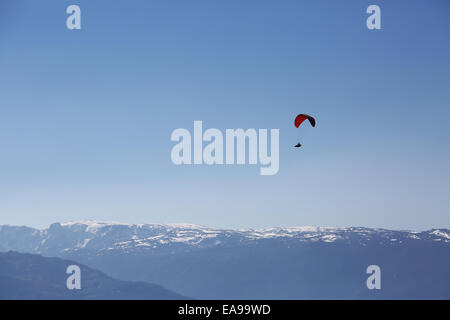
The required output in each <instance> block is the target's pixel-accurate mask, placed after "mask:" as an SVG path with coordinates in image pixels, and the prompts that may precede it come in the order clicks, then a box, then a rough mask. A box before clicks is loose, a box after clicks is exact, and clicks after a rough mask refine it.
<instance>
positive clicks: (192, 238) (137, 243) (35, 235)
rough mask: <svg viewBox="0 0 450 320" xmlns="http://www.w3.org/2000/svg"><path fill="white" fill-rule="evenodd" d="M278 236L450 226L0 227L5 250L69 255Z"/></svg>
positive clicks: (369, 237)
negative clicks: (254, 227) (397, 227)
mask: <svg viewBox="0 0 450 320" xmlns="http://www.w3.org/2000/svg"><path fill="white" fill-rule="evenodd" d="M267 239H278V240H285V241H289V242H291V241H295V242H325V243H331V242H341V243H352V242H355V241H357V242H358V243H359V244H361V245H365V244H367V243H370V242H371V241H375V240H376V241H377V242H378V243H380V244H394V243H402V242H405V241H436V242H442V243H450V230H447V229H433V230H428V231H422V232H417V231H392V230H386V229H369V228H356V227H349V228H332V227H310V226H306V227H290V228H268V229H259V230H254V229H241V230H227V229H216V228H209V227H204V226H199V225H193V224H125V223H118V222H101V221H78V222H68V223H54V224H52V225H51V226H50V227H49V228H46V229H42V230H40V229H33V228H28V227H13V226H0V251H8V250H16V251H20V252H28V253H37V254H64V253H66V254H67V253H71V252H74V251H94V252H95V253H96V254H99V255H101V254H107V253H108V251H109V252H124V253H131V252H142V251H146V252H149V253H150V252H155V253H156V252H159V251H167V250H168V251H171V252H178V251H183V252H184V251H186V250H192V249H196V248H209V247H214V246H227V245H237V244H241V245H245V244H248V243H251V242H255V241H261V240H267Z"/></svg>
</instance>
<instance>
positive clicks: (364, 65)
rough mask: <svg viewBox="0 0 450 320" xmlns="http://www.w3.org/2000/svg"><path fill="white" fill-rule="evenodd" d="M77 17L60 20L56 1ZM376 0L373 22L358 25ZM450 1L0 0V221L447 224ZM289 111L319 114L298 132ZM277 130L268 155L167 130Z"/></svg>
mask: <svg viewBox="0 0 450 320" xmlns="http://www.w3.org/2000/svg"><path fill="white" fill-rule="evenodd" d="M70 4H78V5H80V6H81V9H82V30H80V31H69V30H67V29H66V26H65V20H66V17H67V15H66V13H65V10H66V7H67V6H68V5H70ZM370 4H378V5H379V6H380V7H381V10H382V30H379V31H369V30H368V29H367V28H366V25H365V20H366V17H367V14H366V13H365V10H366V8H367V7H368V5H370ZM449 12H450V2H449V1H446V0H433V1H431V0H420V1H402V0H398V1H381V0H373V1H365V0H354V1H347V0H346V1H344V0H342V1H335V0H328V1H319V0H314V1H313V0H311V1H298V0H285V1H275V0H272V1H265V0H258V1H256V0H245V1H242V0H230V1H225V0H192V1H184V0H183V1H181V0H180V1H162V0H154V1H153V0H152V1H148V0H145V1H141V0H131V1H130V0H127V1H125V0H120V1H118V0H114V1H112V0H111V1H103V0H94V1H92V0H89V1H87V0H83V1H75V0H73V1H63V0H42V1H34V0H28V1H25V0H0V224H24V225H30V226H38V227H42V226H46V225H48V224H50V223H52V222H55V221H68V220H79V219H99V220H114V221H123V222H135V223H153V222H155V223H175V222H188V223H196V224H203V225H209V226H217V227H233V228H238V227H269V226H294V225H319V226H367V227H386V228H395V229H425V228H431V227H447V228H448V227H450V148H449V146H450V142H449V141H450V130H449V121H450V41H449V39H450V20H449V19H448V14H449ZM298 113H309V114H311V115H314V116H315V117H316V118H317V121H318V125H317V127H316V128H314V129H307V128H304V129H302V130H303V131H302V132H301V135H302V142H303V144H304V146H303V147H302V148H301V149H295V148H293V145H294V144H295V143H296V142H297V139H298V136H299V131H298V130H297V129H295V128H294V126H293V119H294V117H295V115H296V114H298ZM194 120H203V123H204V126H205V127H207V128H211V127H212V128H219V129H221V130H225V129H226V128H244V129H246V128H279V129H280V171H279V173H278V174H277V175H275V176H260V175H259V166H241V167H239V166H212V167H208V166H197V167H188V166H184V167H177V166H175V165H173V164H172V162H171V161H170V151H171V148H172V147H173V145H174V143H172V142H171V141H170V135H171V133H172V131H173V130H174V129H176V128H188V129H190V130H192V125H193V121H194Z"/></svg>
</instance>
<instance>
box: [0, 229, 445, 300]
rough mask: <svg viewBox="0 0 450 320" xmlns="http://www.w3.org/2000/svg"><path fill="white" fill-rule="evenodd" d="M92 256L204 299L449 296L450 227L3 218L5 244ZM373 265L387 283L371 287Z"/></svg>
mask: <svg viewBox="0 0 450 320" xmlns="http://www.w3.org/2000/svg"><path fill="white" fill-rule="evenodd" d="M9 250H14V251H18V252H23V253H32V254H39V255H42V256H46V257H59V258H62V259H69V260H73V261H76V262H77V263H82V264H85V265H87V266H89V267H91V268H95V269H98V270H101V271H102V272H105V273H106V274H108V275H110V276H112V277H114V278H117V279H121V280H123V281H145V282H149V283H157V284H159V285H162V286H163V287H165V288H168V289H169V290H171V291H174V292H177V293H180V294H182V295H184V296H189V297H193V298H204V299H449V298H450V230H448V229H432V230H428V231H421V232H418V231H395V230H386V229H371V228H361V227H349V228H321V227H292V228H269V229H262V230H253V229H242V230H228V229H217V228H209V227H204V226H197V225H190V224H176V225H163V224H140V225H134V224H124V223H109V222H98V221H81V222H69V223H54V224H52V225H51V226H50V227H48V228H45V229H34V228H29V227H17V226H0V251H9ZM369 265H378V266H379V267H380V268H381V279H382V280H381V283H382V287H381V290H369V289H368V288H367V286H366V279H367V278H368V277H369V274H367V273H366V269H367V267H368V266H369Z"/></svg>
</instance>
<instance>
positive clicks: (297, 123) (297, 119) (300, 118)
mask: <svg viewBox="0 0 450 320" xmlns="http://www.w3.org/2000/svg"><path fill="white" fill-rule="evenodd" d="M306 119H308V120H309V123H311V125H312V126H313V127H315V126H316V119H314V118H313V117H311V116H310V115H307V114H303V113H302V114H299V115H298V116H297V117H295V122H294V124H295V127H296V128H298V127H300V125H301V124H302V122H303V121H305V120H306Z"/></svg>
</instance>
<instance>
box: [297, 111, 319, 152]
mask: <svg viewBox="0 0 450 320" xmlns="http://www.w3.org/2000/svg"><path fill="white" fill-rule="evenodd" d="M305 120H308V121H309V123H310V124H311V126H312V127H315V126H316V119H314V118H313V117H311V116H310V115H308V114H303V113H301V114H299V115H298V116H296V117H295V121H294V125H295V127H296V128H298V127H300V125H301V124H302V123H303V122H304V121H305ZM301 146H302V145H301V143H300V142H299V143H297V144H296V145H295V146H294V147H295V148H300V147H301Z"/></svg>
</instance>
